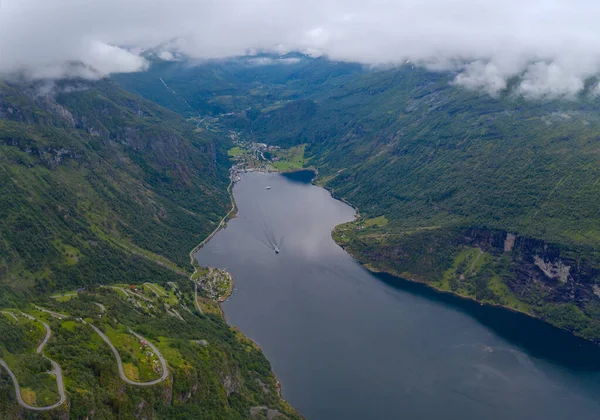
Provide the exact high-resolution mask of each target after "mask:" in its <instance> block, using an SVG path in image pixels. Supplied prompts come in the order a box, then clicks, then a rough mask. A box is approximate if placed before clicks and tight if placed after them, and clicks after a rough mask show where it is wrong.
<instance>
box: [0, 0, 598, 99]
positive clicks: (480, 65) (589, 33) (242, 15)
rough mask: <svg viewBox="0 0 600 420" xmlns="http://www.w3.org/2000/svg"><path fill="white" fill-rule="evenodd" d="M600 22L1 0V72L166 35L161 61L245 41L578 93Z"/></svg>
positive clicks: (489, 14) (379, 9) (149, 42)
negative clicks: (409, 64)
mask: <svg viewBox="0 0 600 420" xmlns="http://www.w3.org/2000/svg"><path fill="white" fill-rule="evenodd" d="M598 21H600V2H597V1H594V0H529V1H522V0H486V1H482V0H460V1H458V0H302V1H298V0H170V1H164V0H160V1H159V0H77V1H74V0H2V2H1V5H0V73H3V74H9V73H14V72H23V71H25V72H27V74H29V75H30V76H32V77H60V76H61V75H63V76H64V75H72V74H73V72H81V74H82V75H83V76H86V77H99V75H104V74H109V73H114V72H128V71H137V70H142V69H144V67H145V66H146V63H145V60H144V59H142V58H141V57H140V56H139V52H140V51H141V50H143V49H144V48H154V47H157V46H159V45H161V46H163V47H165V46H168V48H162V49H161V52H160V53H159V56H160V57H161V58H163V59H165V60H170V59H173V58H175V57H177V54H175V55H172V53H174V52H176V53H181V54H186V55H189V56H191V57H193V58H222V57H228V56H234V55H243V54H246V53H248V52H249V51H304V52H309V53H310V54H312V55H315V56H318V55H327V56H329V57H331V58H332V59H334V60H346V61H356V62H360V63H364V64H368V65H400V64H403V63H405V62H406V61H407V60H410V61H411V62H412V63H415V64H417V65H425V66H427V67H428V68H433V69H437V70H447V69H451V70H454V71H458V76H457V77H456V79H455V83H456V84H458V85H462V86H466V87H469V88H472V89H479V90H482V91H484V92H487V93H489V94H492V95H497V94H499V93H500V92H502V91H503V90H505V89H506V86H507V81H508V80H509V79H510V78H512V77H515V76H518V77H522V80H521V81H520V82H519V84H518V86H517V87H516V89H515V91H516V92H517V93H519V94H522V95H525V96H527V97H536V98H539V97H546V96H573V95H575V94H577V93H579V92H581V90H582V89H583V87H584V86H585V81H586V80H587V79H588V78H590V77H593V76H595V75H597V74H598V73H600V43H599V42H598V39H600V25H598V23H597V22H598ZM172 40H176V41H172ZM168 54H171V55H172V57H173V58H172V57H171V56H169V55H168ZM73 63H83V64H84V65H83V66H82V65H79V66H74V65H73ZM92 69H93V70H92Z"/></svg>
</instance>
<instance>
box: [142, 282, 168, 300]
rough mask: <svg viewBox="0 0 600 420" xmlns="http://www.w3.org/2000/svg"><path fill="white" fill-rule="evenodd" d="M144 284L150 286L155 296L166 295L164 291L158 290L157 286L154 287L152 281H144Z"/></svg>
mask: <svg viewBox="0 0 600 420" xmlns="http://www.w3.org/2000/svg"><path fill="white" fill-rule="evenodd" d="M144 284H145V285H146V286H148V287H149V288H150V290H152V291H153V292H154V294H155V295H156V296H158V297H165V296H168V295H167V294H166V293H165V292H163V291H162V290H160V289H159V288H158V287H156V286H155V285H153V284H152V283H144Z"/></svg>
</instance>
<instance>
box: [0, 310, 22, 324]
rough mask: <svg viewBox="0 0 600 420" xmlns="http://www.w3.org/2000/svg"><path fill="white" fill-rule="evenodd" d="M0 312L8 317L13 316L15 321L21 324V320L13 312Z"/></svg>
mask: <svg viewBox="0 0 600 420" xmlns="http://www.w3.org/2000/svg"><path fill="white" fill-rule="evenodd" d="M0 312H2V313H3V314H6V315H10V316H12V317H13V318H14V319H15V321H17V322H19V318H17V316H16V315H15V314H13V313H12V312H8V311H0Z"/></svg>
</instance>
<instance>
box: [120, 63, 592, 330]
mask: <svg viewBox="0 0 600 420" xmlns="http://www.w3.org/2000/svg"><path fill="white" fill-rule="evenodd" d="M324 62H326V60H324V59H317V60H311V59H310V58H304V61H303V64H302V68H300V64H298V63H294V64H288V65H287V66H286V67H285V70H282V66H277V65H270V66H266V67H265V70H264V76H263V75H261V73H260V72H258V71H255V70H252V69H248V68H247V69H246V74H252V77H253V79H252V80H253V84H254V85H255V86H260V91H261V92H268V94H266V95H263V96H260V97H258V96H253V93H252V92H253V91H252V90H246V91H245V92H244V88H243V86H241V87H240V89H238V90H234V91H230V96H228V98H229V103H228V105H227V106H226V107H225V108H223V109H222V112H221V114H220V115H218V114H215V115H216V117H217V118H216V120H217V121H216V123H215V126H218V127H219V128H220V129H222V130H236V131H239V132H241V135H242V136H243V137H245V138H249V139H252V140H255V141H260V142H266V143H269V144H277V145H282V146H289V145H293V144H300V143H306V144H307V145H308V147H307V148H306V153H307V157H308V158H309V160H308V164H309V165H310V166H313V167H315V168H317V169H318V170H319V182H320V183H322V184H323V185H325V186H327V187H328V188H331V189H332V190H334V192H335V194H336V195H337V196H339V197H343V198H345V199H347V200H349V201H350V202H351V203H353V204H355V205H356V206H357V207H358V208H359V210H360V212H361V214H362V215H363V216H364V218H363V220H361V221H360V222H357V223H355V224H350V225H348V226H345V227H342V228H340V229H339V230H338V232H336V235H335V236H336V239H337V240H338V241H339V242H340V243H341V244H342V245H343V246H345V247H346V248H347V249H348V250H349V251H350V252H352V253H353V254H354V255H355V256H356V257H357V258H359V259H360V260H361V261H362V262H364V263H366V264H369V265H370V266H371V267H372V268H374V269H378V270H386V271H391V272H393V273H396V274H400V275H402V276H404V277H407V278H411V279H415V280H419V281H424V282H427V283H429V284H431V285H433V286H435V287H437V288H440V289H443V290H448V291H453V292H455V293H459V294H462V295H465V296H469V297H474V298H476V299H478V300H482V301H486V302H490V303H497V304H502V305H504V306H508V307H512V308H515V309H518V310H522V311H525V312H528V313H530V314H532V315H535V316H539V317H542V318H544V319H547V320H548V321H549V322H551V323H553V324H555V325H558V326H560V327H562V328H565V329H567V330H571V331H573V332H575V333H576V334H579V335H582V336H585V337H587V338H589V339H592V340H595V341H600V297H599V296H600V252H599V251H598V250H599V249H600V248H599V247H600V205H599V204H598V203H600V153H599V150H600V141H599V140H598V139H599V134H600V116H599V114H598V110H599V108H600V101H599V100H598V98H597V96H596V95H595V94H594V92H593V88H592V87H591V86H592V85H591V83H590V86H589V87H588V89H586V91H585V93H584V94H582V95H580V96H579V97H578V98H574V99H560V100H559V99H549V98H542V99H525V98H523V97H522V96H520V95H518V94H517V93H516V88H515V86H517V82H518V81H517V80H513V81H512V82H511V85H510V86H509V89H508V91H507V92H505V93H504V94H502V95H501V96H500V97H498V98H494V97H490V96H489V95H487V94H484V93H480V92H476V91H471V90H467V89H464V88H462V87H460V86H455V85H454V84H453V78H454V76H455V75H454V74H451V73H436V72H429V71H426V70H424V69H422V68H419V67H416V66H413V65H410V64H407V65H405V66H403V67H401V68H395V69H389V70H367V69H357V68H354V69H352V70H351V71H344V72H341V73H339V72H337V71H335V70H333V71H332V72H331V73H330V76H329V77H323V76H322V75H323V72H324V66H325V65H324ZM335 64H336V63H330V68H333V69H337V67H336V65H335ZM179 65H181V64H179ZM163 66H165V68H169V69H173V68H174V65H173V64H172V63H170V64H163ZM342 66H343V65H342ZM155 68H156V69H160V67H155ZM342 68H343V67H342ZM311 69H315V71H314V72H311ZM300 70H302V71H300ZM186 71H187V75H186V76H183V74H184V73H182V72H176V71H175V74H177V75H179V76H180V77H181V79H178V80H180V81H182V82H183V80H185V81H186V82H187V83H189V84H190V85H191V86H194V83H195V82H194V81H195V80H196V78H198V77H199V76H200V75H202V74H209V73H210V72H209V67H208V66H203V65H199V66H197V67H192V66H189V67H188V68H187V70H186ZM276 72H279V74H280V75H281V76H282V77H285V76H288V77H287V79H285V80H283V79H279V80H278V81H277V83H274V82H273V80H275V79H274V78H273V73H276ZM150 73H152V70H151V72H150ZM159 73H160V74H162V73H164V71H163V70H157V73H156V74H154V76H155V77H156V76H157V75H158V74H159ZM167 74H169V73H167ZM192 75H194V76H192ZM127 77H134V76H131V75H129V76H127ZM169 77H171V79H173V80H175V79H177V77H175V76H174V74H171V75H170V76H169ZM215 83H216V84H217V85H218V82H217V81H216V80H215ZM281 86H284V87H287V88H289V89H290V90H292V89H291V87H293V86H295V87H298V88H297V89H293V92H294V95H293V96H291V97H286V96H285V92H288V91H287V90H286V89H282V88H281ZM137 89H138V90H137V91H138V92H140V93H142V94H147V93H148V92H149V89H150V88H149V86H148V85H146V86H144V84H139V85H137ZM192 91H193V89H192ZM253 99H254V101H253ZM381 216H383V217H381ZM375 218H377V219H375ZM597 283H598V284H597Z"/></svg>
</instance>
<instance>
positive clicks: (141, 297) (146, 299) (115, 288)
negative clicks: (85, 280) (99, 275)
mask: <svg viewBox="0 0 600 420" xmlns="http://www.w3.org/2000/svg"><path fill="white" fill-rule="evenodd" d="M103 287H108V288H110V289H113V290H119V291H121V292H123V294H124V295H125V296H128V297H129V296H131V297H136V298H139V299H142V300H145V301H146V302H150V303H154V301H153V300H152V299H149V298H147V297H146V296H142V295H138V294H137V293H133V292H130V291H127V290H126V289H124V288H122V287H119V286H103Z"/></svg>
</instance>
